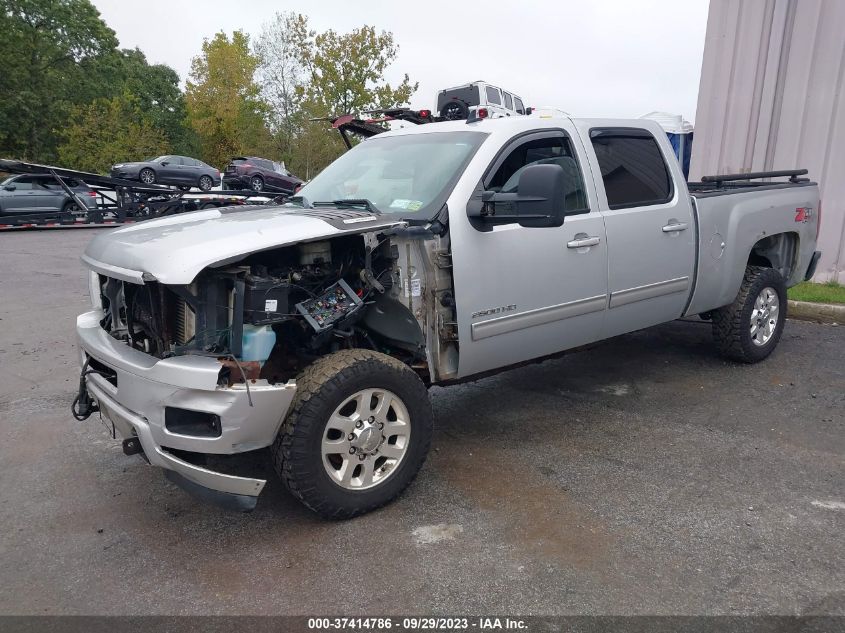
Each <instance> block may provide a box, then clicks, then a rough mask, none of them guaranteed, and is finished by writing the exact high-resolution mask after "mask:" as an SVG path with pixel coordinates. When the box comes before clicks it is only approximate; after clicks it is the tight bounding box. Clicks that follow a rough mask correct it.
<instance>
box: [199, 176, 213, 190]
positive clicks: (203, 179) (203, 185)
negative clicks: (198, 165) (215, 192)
mask: <svg viewBox="0 0 845 633" xmlns="http://www.w3.org/2000/svg"><path fill="white" fill-rule="evenodd" d="M213 186H214V181H213V180H212V179H211V176H200V181H199V187H200V189H201V190H202V191H211V188H212V187H213Z"/></svg>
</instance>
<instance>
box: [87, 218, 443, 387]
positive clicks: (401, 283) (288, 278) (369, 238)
mask: <svg viewBox="0 0 845 633" xmlns="http://www.w3.org/2000/svg"><path fill="white" fill-rule="evenodd" d="M431 237H432V236H431V234H430V233H429V234H428V235H427V236H425V237H422V238H421V237H419V236H418V237H416V238H415V239H414V238H412V239H405V238H399V239H397V238H396V236H395V235H386V234H383V233H365V234H355V235H345V236H337V237H334V238H332V239H329V240H324V241H315V242H305V243H300V244H296V245H292V246H286V247H282V248H277V249H272V250H267V251H263V252H259V253H253V254H251V255H248V256H247V257H245V258H244V259H241V260H239V261H237V262H235V263H232V264H228V265H225V266H221V267H216V268H207V269H205V270H203V271H202V272H201V273H200V274H199V275H198V276H197V277H196V278H195V279H194V281H193V282H192V283H191V284H190V285H165V284H161V283H159V282H156V281H148V282H146V283H144V284H143V285H138V284H133V283H129V282H123V281H120V280H118V279H113V278H107V277H104V276H100V277H99V283H100V292H101V299H102V303H103V312H104V318H103V321H102V323H101V325H102V327H103V328H104V329H105V330H106V331H107V332H109V334H110V335H111V336H112V337H114V338H116V339H118V340H121V341H123V342H125V343H126V344H128V345H130V346H131V347H133V348H135V349H138V350H140V351H142V352H144V353H147V354H150V355H152V356H155V357H157V358H169V357H172V356H179V355H186V354H200V355H208V356H214V357H217V358H218V359H219V360H220V362H221V363H222V365H223V366H224V370H223V371H221V378H220V380H221V384H223V383H227V384H230V385H231V384H234V383H237V382H247V381H252V380H257V379H259V378H260V379H266V380H267V381H268V382H270V383H271V384H272V383H279V382H284V381H287V380H288V379H291V378H294V377H295V376H296V375H297V374H298V373H299V372H300V371H301V370H302V368H303V367H305V366H306V365H308V364H310V363H311V362H313V361H314V360H316V359H317V358H319V357H321V356H324V355H326V354H328V353H331V352H334V351H338V350H340V349H346V348H364V349H373V350H377V351H380V352H383V353H387V354H390V355H391V356H394V357H396V358H399V359H400V360H402V361H403V362H404V363H406V364H408V365H409V366H411V367H413V368H415V369H417V370H418V371H419V373H420V374H421V375H422V376H423V377H424V379H429V378H430V377H429V371H430V368H429V363H430V362H431V361H432V358H431V356H430V354H429V353H428V352H427V341H428V340H431V338H432V335H434V336H435V337H436V336H437V333H440V335H441V336H440V337H439V338H442V339H443V341H444V344H445V345H451V346H452V347H456V345H457V342H456V338H457V336H456V334H454V333H453V332H451V331H449V332H447V331H446V330H448V328H447V327H445V325H444V324H454V322H455V318H454V312H453V310H454V302H453V301H450V299H451V296H452V295H451V270H449V269H448V268H449V267H448V266H444V267H443V268H445V269H446V270H445V271H443V272H442V273H441V272H438V273H431V272H426V271H431V270H432V264H431V261H432V257H431V255H430V254H429V250H430V248H431V246H432V244H431V243H429V246H428V248H427V247H426V245H425V244H424V242H425V241H426V240H431ZM434 259H435V260H436V259H437V258H436V257H435V258H434ZM441 259H442V258H441ZM435 263H436V262H435ZM426 289H428V290H429V291H430V294H429V296H430V298H431V300H434V303H435V304H436V307H435V309H434V311H433V312H432V311H431V310H430V308H431V307H434V306H424V305H423V304H424V303H425V301H426V292H425V291H426ZM435 298H437V299H439V300H435ZM450 358H451V359H452V360H453V362H456V358H457V351H456V350H454V351H453V353H452V354H451V355H450Z"/></svg>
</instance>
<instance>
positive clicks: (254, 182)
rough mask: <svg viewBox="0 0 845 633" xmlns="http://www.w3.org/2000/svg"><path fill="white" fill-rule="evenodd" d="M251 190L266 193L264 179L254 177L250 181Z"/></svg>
mask: <svg viewBox="0 0 845 633" xmlns="http://www.w3.org/2000/svg"><path fill="white" fill-rule="evenodd" d="M249 188H250V189H252V190H253V191H264V179H263V178H262V177H261V176H253V177H252V178H250V179H249Z"/></svg>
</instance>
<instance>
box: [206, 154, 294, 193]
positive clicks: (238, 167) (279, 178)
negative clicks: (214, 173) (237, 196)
mask: <svg viewBox="0 0 845 633" xmlns="http://www.w3.org/2000/svg"><path fill="white" fill-rule="evenodd" d="M301 184H302V181H301V180H300V179H299V178H297V177H296V176H294V175H293V174H291V173H290V172H289V171H288V170H287V169H285V166H284V165H282V164H280V163H276V162H274V161H272V160H268V159H266V158H259V157H257V156H235V157H234V158H233V159H232V160H231V161H229V164H228V165H226V170H225V171H224V172H223V186H224V187H225V188H227V189H252V190H253V191H264V190H265V189H267V190H268V191H283V192H284V193H293V192H294V191H296V189H297V187H299V185H301Z"/></svg>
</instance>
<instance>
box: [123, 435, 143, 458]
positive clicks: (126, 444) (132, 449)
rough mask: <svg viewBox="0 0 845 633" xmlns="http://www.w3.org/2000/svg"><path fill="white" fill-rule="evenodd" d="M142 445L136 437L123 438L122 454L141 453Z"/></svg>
mask: <svg viewBox="0 0 845 633" xmlns="http://www.w3.org/2000/svg"><path fill="white" fill-rule="evenodd" d="M143 452H144V447H143V446H141V441H140V440H139V439H138V438H137V437H129V438H126V439H125V440H123V454H124V455H137V454H138V453H143Z"/></svg>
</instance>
